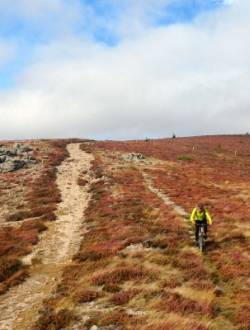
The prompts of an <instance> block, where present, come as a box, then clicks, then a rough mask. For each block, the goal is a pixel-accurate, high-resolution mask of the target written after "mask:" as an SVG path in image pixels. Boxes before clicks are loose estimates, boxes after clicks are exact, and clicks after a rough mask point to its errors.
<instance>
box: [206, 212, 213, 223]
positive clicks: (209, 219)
mask: <svg viewBox="0 0 250 330" xmlns="http://www.w3.org/2000/svg"><path fill="white" fill-rule="evenodd" d="M206 218H207V223H208V224H209V225H211V224H212V223H213V221H212V218H211V216H210V214H209V213H208V211H206Z"/></svg>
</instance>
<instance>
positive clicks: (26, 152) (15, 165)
mask: <svg viewBox="0 0 250 330" xmlns="http://www.w3.org/2000/svg"><path fill="white" fill-rule="evenodd" d="M37 162H38V160H37V159H36V158H35V157H34V156H33V149H32V148H31V147H30V146H28V145H23V144H19V143H18V144H15V145H14V146H13V148H7V147H5V146H3V145H0V172H13V171H17V170H19V169H21V168H24V167H30V166H33V165H34V164H36V163H37Z"/></svg>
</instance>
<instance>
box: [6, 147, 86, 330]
mask: <svg viewBox="0 0 250 330" xmlns="http://www.w3.org/2000/svg"><path fill="white" fill-rule="evenodd" d="M67 149H68V151H69V154H70V158H67V159H66V160H65V161H64V162H62V164H61V165H60V166H58V175H57V184H58V187H59V189H60V191H61V196H62V202H61V203H60V204H59V205H58V208H57V212H56V214H57V220H56V221H55V222H50V223H49V224H48V230H47V231H46V232H44V234H43V235H42V237H41V240H40V242H39V243H38V245H37V246H36V247H35V248H34V251H33V252H32V254H30V255H28V256H27V257H25V258H24V262H26V263H31V262H32V260H33V261H35V260H36V262H35V263H33V264H34V265H33V266H31V271H30V277H29V278H28V279H27V280H26V281H25V282H24V283H22V284H20V285H19V286H16V287H13V288H12V289H11V290H10V291H8V292H7V293H6V294H5V295H3V296H1V297H0V329H1V330H26V329H30V327H31V325H32V324H33V323H34V321H35V320H36V318H37V317H38V311H39V309H40V308H41V307H42V301H43V300H44V299H45V298H47V297H49V295H50V294H51V293H52V291H53V289H55V287H56V285H57V284H58V282H59V281H60V277H61V272H62V270H63V268H64V266H65V265H67V264H68V263H70V261H71V259H72V257H73V255H74V254H75V253H76V252H77V251H78V248H79V245H80V240H81V232H83V231H81V230H80V229H81V228H82V226H83V214H84V210H85V209H86V207H87V204H88V200H89V195H88V193H87V187H80V186H79V185H78V184H77V179H78V177H79V174H80V173H81V172H83V171H87V172H88V171H89V170H90V166H91V165H90V163H91V160H92V155H90V154H87V153H85V152H84V151H81V150H80V145H79V144H69V145H68V146H67Z"/></svg>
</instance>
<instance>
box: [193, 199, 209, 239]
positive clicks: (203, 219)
mask: <svg viewBox="0 0 250 330" xmlns="http://www.w3.org/2000/svg"><path fill="white" fill-rule="evenodd" d="M190 221H191V222H192V224H194V225H195V239H196V241H198V235H199V225H200V224H202V223H203V224H204V231H205V238H207V225H211V224H212V219H211V216H210V214H209V213H208V211H207V209H205V206H204V204H203V203H198V204H197V206H196V207H195V208H194V209H193V211H192V213H191V216H190Z"/></svg>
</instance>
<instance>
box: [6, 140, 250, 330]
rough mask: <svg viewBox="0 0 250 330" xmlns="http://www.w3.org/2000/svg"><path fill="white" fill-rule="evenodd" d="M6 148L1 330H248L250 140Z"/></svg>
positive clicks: (41, 143) (32, 143)
mask: <svg viewBox="0 0 250 330" xmlns="http://www.w3.org/2000/svg"><path fill="white" fill-rule="evenodd" d="M1 144H2V147H1V148H2V149H1V150H2V154H1V155H0V156H1V157H3V156H4V157H8V158H7V160H6V158H4V159H3V161H2V164H0V188H1V190H0V201H1V205H2V207H1V210H0V238H1V240H0V315H1V316H0V329H1V330H5V329H6V330H7V329H13V330H14V329H16V330H17V329H18V330H19V329H32V330H45V329H51V330H52V329H81V330H89V329H91V330H98V329H100V330H101V329H102V330H111V329H113V330H119V329H120V330H122V329H124V330H125V329H131V330H132V329H133V330H137V329H138V330H140V329H142V330H172V329H173V330H175V329H176V330H182V329H183V330H189V329H190V330H208V329H209V330H210V329H211V330H220V329H227V330H231V329H232V330H234V329H235V330H247V329H250V317H249V315H250V306H249V301H250V281H249V278H250V277H249V275H250V260H249V252H250V243H249V235H250V228H249V227H250V224H249V223H250V222H249V220H250V203H249V202H250V137H249V136H247V135H245V136H207V137H206V136H204V137H191V138H176V139H161V140H145V141H124V142H117V141H87V140H86V141H84V140H82V141H80V140H79V141H78V140H54V141H53V140H40V141H22V142H19V144H20V145H19V146H18V147H17V144H16V143H14V142H2V143H1ZM25 146H26V149H25V148H24V147H25ZM27 147H29V149H27ZM1 150H0V153H1ZM20 150H21V151H20ZM6 155H7V156H6ZM6 161H8V162H9V163H8V164H7V165H6V164H4V163H6ZM3 164H4V165H3ZM13 164H14V165H15V166H18V168H14V167H13V166H14V165H13ZM16 164H18V165H16ZM198 201H203V202H204V203H205V204H206V206H207V208H208V209H209V211H210V213H211V215H212V217H213V220H214V222H213V225H212V228H209V238H208V241H207V246H206V251H205V253H204V254H203V255H202V254H201V253H200V252H199V251H198V249H197V247H196V246H195V244H194V237H193V228H192V227H191V225H190V222H189V220H188V217H189V214H190V212H191V211H192V208H193V207H194V206H195V205H196V203H197V202H198Z"/></svg>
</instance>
